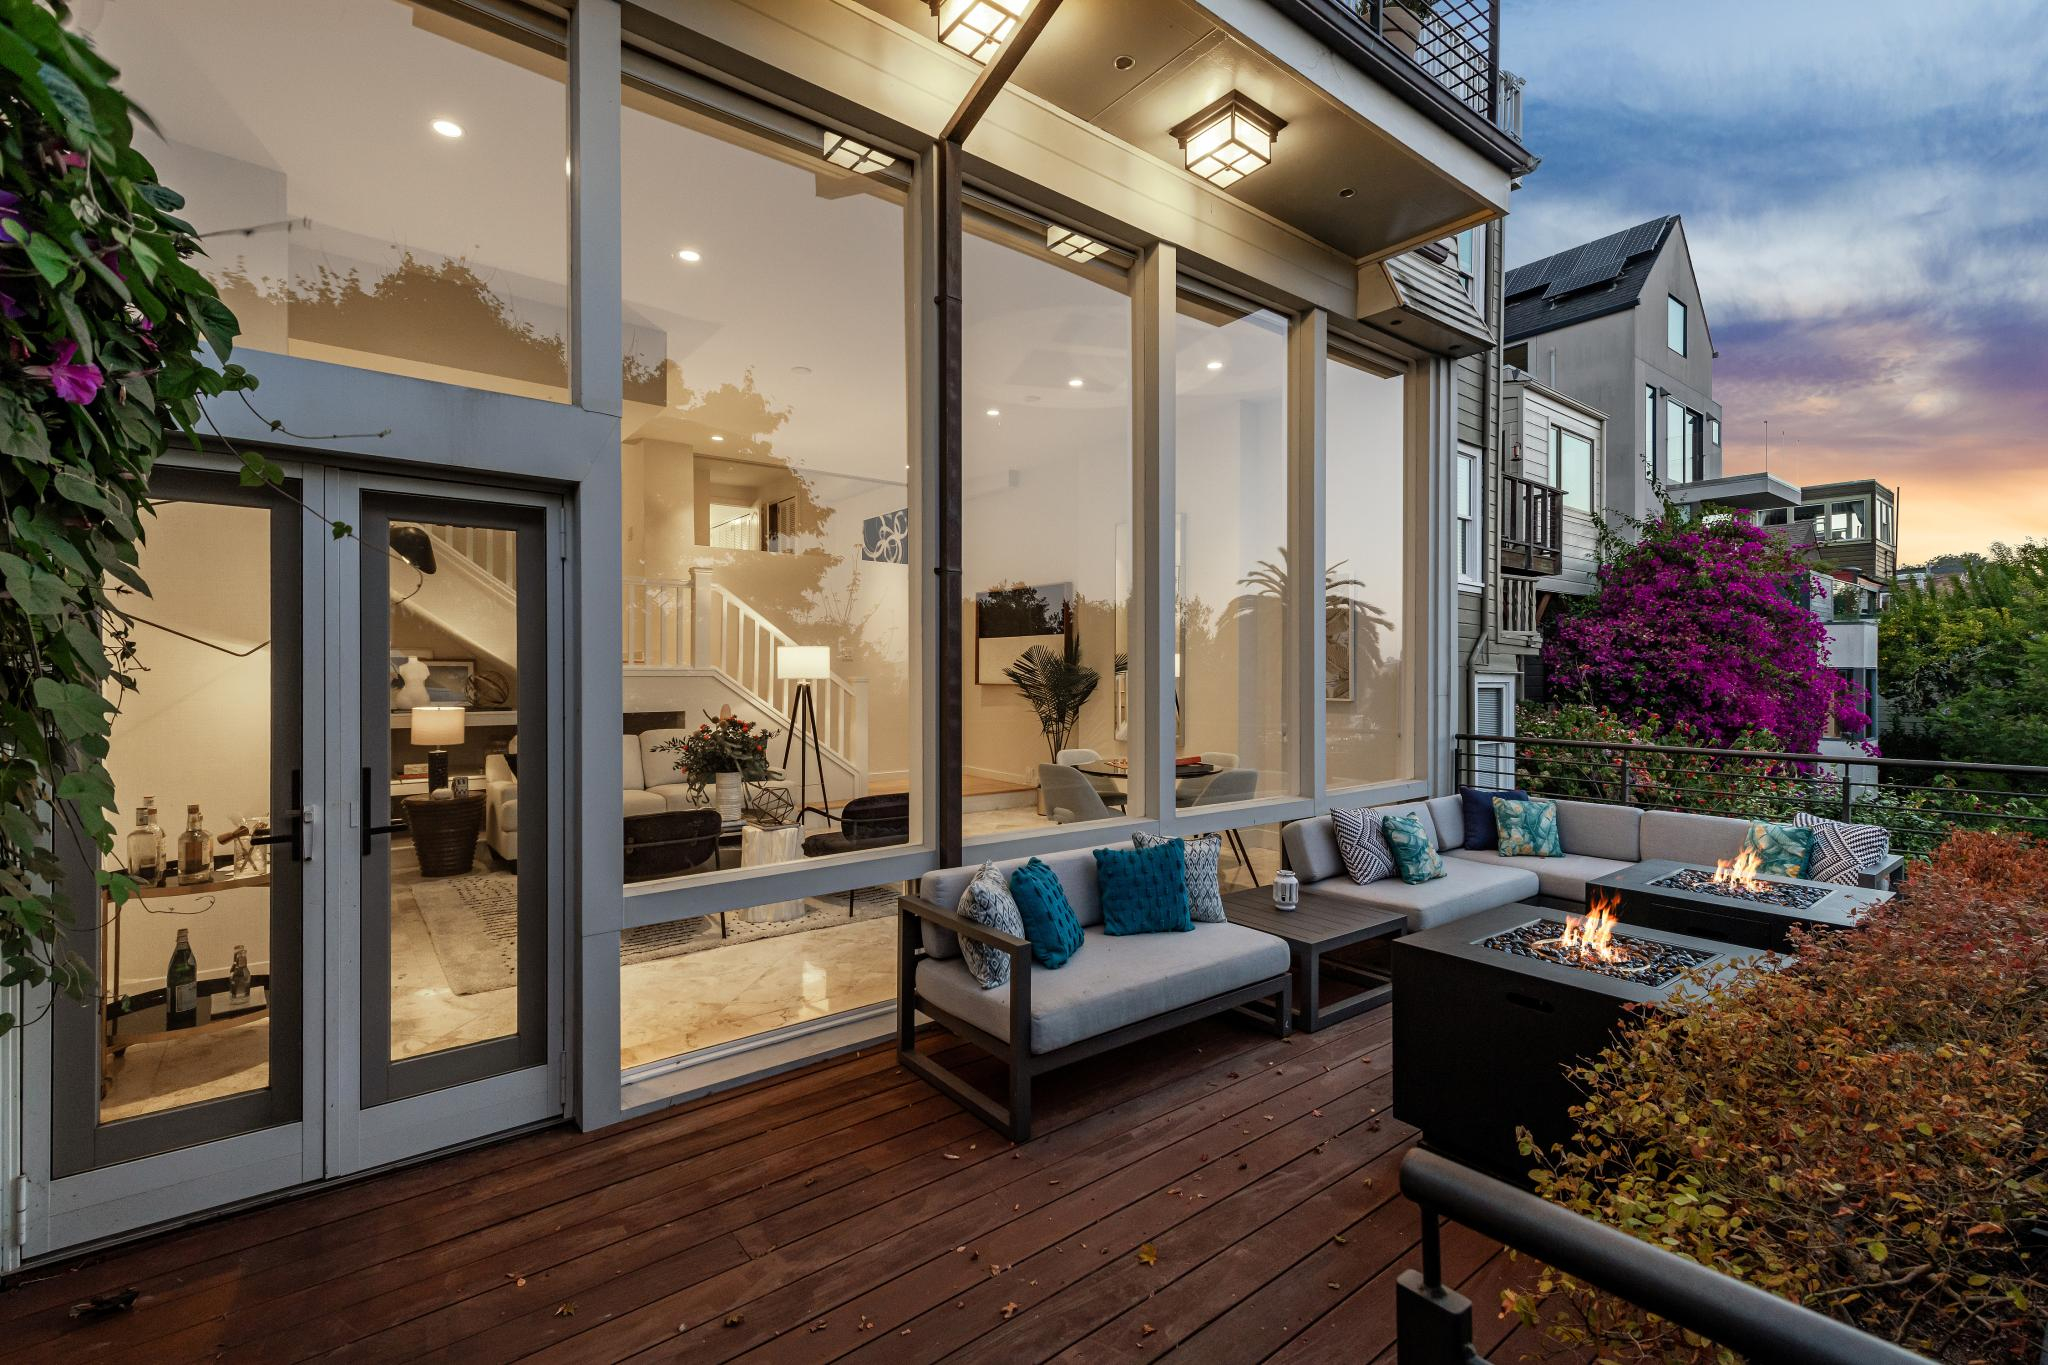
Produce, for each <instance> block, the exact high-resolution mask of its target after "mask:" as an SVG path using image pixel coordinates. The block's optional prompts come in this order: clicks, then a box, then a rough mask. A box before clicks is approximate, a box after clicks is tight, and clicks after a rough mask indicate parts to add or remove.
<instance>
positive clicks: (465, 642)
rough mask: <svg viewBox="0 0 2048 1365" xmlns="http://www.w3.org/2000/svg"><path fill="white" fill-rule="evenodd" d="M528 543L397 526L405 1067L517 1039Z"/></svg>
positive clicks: (396, 917)
mask: <svg viewBox="0 0 2048 1365" xmlns="http://www.w3.org/2000/svg"><path fill="white" fill-rule="evenodd" d="M520 534H522V533H521V532H517V531H511V530H500V529H497V528H491V527H479V526H451V525H430V524H426V523H405V522H394V523H393V524H392V527H391V553H392V559H391V606H390V612H391V634H390V640H391V729H390V734H389V742H390V745H391V767H390V773H391V783H390V792H389V797H390V803H391V806H390V810H389V812H388V813H386V814H385V815H384V817H383V818H384V819H387V820H390V821H393V822H397V823H401V824H403V825H405V826H406V828H405V829H404V830H403V831H401V832H400V833H398V834H397V835H395V836H394V837H393V838H392V839H391V840H390V841H389V843H388V844H387V845H385V847H386V848H387V849H388V852H385V853H384V854H383V855H382V856H384V857H387V858H389V859H390V882H389V885H390V887H391V983H390V990H391V1059H392V1060H393V1061H401V1060H403V1059H405V1058H407V1057H418V1056H421V1055H423V1054H425V1053H429V1052H439V1051H442V1050H444V1049H447V1048H452V1047H462V1046H464V1045H466V1044H469V1043H479V1042H483V1041H485V1040H487V1039H491V1038H502V1037H505V1036H508V1035H510V1034H513V1033H516V1032H517V1031H518V1026H519V1017H518V1015H519V989H518V986H519V877H518V875H517V872H516V870H515V869H516V866H517V859H518V856H519V845H518V839H519V784H518V773H517V770H516V769H517V762H518V749H517V739H518V731H517V728H516V725H515V722H516V719H517V715H518V706H519V677H520V665H521V660H520V657H519V631H518V624H519V576H518V563H519V555H518V552H517V543H518V537H519V535H520ZM526 534H531V533H530V532H529V533H526ZM368 738H369V736H365V739H366V740H367V739H368Z"/></svg>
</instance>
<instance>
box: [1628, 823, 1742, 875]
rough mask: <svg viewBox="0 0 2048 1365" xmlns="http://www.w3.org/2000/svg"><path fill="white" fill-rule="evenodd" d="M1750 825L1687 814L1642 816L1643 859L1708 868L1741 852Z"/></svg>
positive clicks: (1645, 860)
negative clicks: (1699, 864)
mask: <svg viewBox="0 0 2048 1365" xmlns="http://www.w3.org/2000/svg"><path fill="white" fill-rule="evenodd" d="M1748 836H1749V821H1747V820H1738V819H1735V818H1734V817H1733V816H1728V815H1694V814H1691V813H1689V812H1686V811H1675V810H1651V811H1644V812H1643V858H1642V860H1643V861H1644V862H1651V861H1653V860H1655V859H1658V858H1669V859H1671V860H1672V861H1674V862H1680V863H1703V864H1705V865H1707V866H1708V867H1711V866H1713V865H1714V864H1715V863H1717V862H1720V861H1721V860H1722V859H1724V858H1733V857H1734V856H1735V855H1736V854H1737V853H1740V852H1741V851H1742V841H1743V840H1744V839H1745V838H1747V837H1748Z"/></svg>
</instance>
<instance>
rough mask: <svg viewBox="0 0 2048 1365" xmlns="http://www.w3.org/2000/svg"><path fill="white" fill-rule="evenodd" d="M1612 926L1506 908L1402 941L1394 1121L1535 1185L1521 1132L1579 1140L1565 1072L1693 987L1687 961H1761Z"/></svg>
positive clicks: (1726, 968)
mask: <svg viewBox="0 0 2048 1365" xmlns="http://www.w3.org/2000/svg"><path fill="white" fill-rule="evenodd" d="M1604 927H1605V930H1606V933H1605V935H1604V937H1603V936H1602V935H1601V933H1600V929H1601V928H1602V926H1601V925H1599V924H1598V923H1596V922H1593V921H1591V920H1590V917H1582V916H1577V915H1571V914H1568V913H1566V912H1564V911H1561V910H1552V909H1546V908H1542V907H1538V906H1533V905H1509V906H1503V907H1502V908H1500V909H1498V910H1487V911H1482V912H1481V913H1479V914H1476V915H1468V916H1466V917H1465V918H1463V919H1460V920H1457V921H1455V922H1453V923H1450V924H1446V925H1442V926H1440V927H1438V928H1435V929H1425V930H1424V931H1422V932H1421V933H1419V934H1410V935H1408V936H1407V937H1405V938H1398V939H1395V940H1394V942H1393V944H1392V946H1391V948H1390V950H1389V965H1390V966H1391V968H1392V971H1393V976H1394V987H1395V989H1394V1057H1395V1066H1394V1116H1395V1117H1396V1118H1398V1119H1400V1120H1401V1121H1402V1122H1403V1123H1409V1124H1413V1125H1414V1126H1415V1127H1417V1128H1420V1129H1421V1130H1422V1135H1423V1140H1424V1141H1425V1142H1426V1143H1428V1145H1429V1146H1430V1147H1432V1148H1434V1149H1435V1150H1437V1151H1440V1152H1443V1153H1445V1154H1446V1155H1448V1156H1452V1157H1455V1158H1456V1159H1458V1160H1460V1161H1464V1162H1468V1163H1470V1164H1472V1165H1475V1166H1479V1167H1481V1168H1483V1169H1486V1170H1488V1171H1491V1172H1493V1173H1495V1174H1497V1175H1499V1176H1501V1177H1502V1178H1504V1179H1509V1180H1516V1181H1520V1182H1522V1183H1525V1184H1526V1183H1527V1181H1528V1175H1529V1170H1530V1168H1531V1167H1532V1165H1533V1164H1534V1163H1533V1162H1532V1161H1530V1160H1529V1159H1528V1158H1525V1157H1523V1156H1521V1155H1520V1153H1519V1152H1518V1151H1517V1150H1516V1144H1515V1126H1516V1125H1517V1124H1520V1125H1523V1126H1525V1127H1527V1128H1528V1129H1529V1130H1530V1133H1531V1134H1532V1135H1533V1136H1534V1138H1535V1140H1536V1141H1537V1143H1538V1144H1539V1145H1540V1146H1542V1147H1545V1148H1547V1147H1548V1146H1549V1145H1550V1144H1552V1143H1555V1142H1562V1141H1563V1140H1564V1139H1565V1138H1566V1137H1567V1136H1568V1135H1569V1134H1570V1132H1571V1119H1570V1112H1569V1111H1570V1109H1571V1106H1572V1105H1573V1104H1574V1103H1576V1102H1577V1100H1578V1099H1579V1091H1578V1087H1577V1086H1576V1085H1575V1084H1574V1083H1573V1082H1572V1081H1570V1080H1569V1079H1567V1078H1566V1076H1565V1071H1566V1069H1567V1068H1569V1067H1571V1066H1574V1065H1576V1064H1578V1063H1580V1062H1582V1061H1586V1060H1589V1059H1590V1058H1592V1057H1593V1056H1595V1055H1596V1054H1597V1053H1598V1052H1599V1051H1600V1049H1601V1048H1602V1047H1604V1046H1605V1045H1606V1044H1607V1041H1608V1040H1609V1039H1610V1038H1611V1037H1612V1036H1613V1034H1614V1030H1615V1028H1616V1026H1617V1025H1618V1024H1620V1023H1621V1021H1622V1019H1623V1018H1624V1016H1625V1014H1626V1012H1627V1010H1628V1009H1629V1008H1630V1007H1631V1006H1641V1005H1654V1004H1658V1003H1660V1002H1663V1001H1666V1000H1669V999H1672V998H1673V997H1674V996H1675V995H1677V993H1678V992H1680V991H1682V990H1684V989H1685V985H1684V983H1683V981H1681V980H1680V973H1681V972H1682V971H1683V970H1684V969H1685V967H1688V966H1693V967H1701V968H1704V969H1705V970H1707V971H1709V972H1711V973H1712V974H1713V977H1712V978H1711V979H1719V977H1720V976H1721V975H1723V974H1724V973H1727V972H1730V971H1733V970H1734V969H1735V968H1736V967H1738V966H1739V965H1741V964H1742V963H1744V962H1746V961H1749V960H1751V959H1754V958H1756V957H1759V956H1761V954H1759V953H1757V952H1755V951H1753V950H1751V949H1746V948H1740V947H1735V946H1732V945H1729V944H1725V943H1718V942H1713V941H1709V940H1705V939H1698V938H1690V937H1687V936H1685V935H1682V934H1674V933H1670V932H1668V931H1666V930H1663V929H1656V928H1649V927H1645V926H1643V925H1639V924H1635V923H1632V922H1627V921H1624V922H1623V923H1621V924H1619V925H1616V924H1615V923H1613V921H1612V920H1611V918H1610V919H1609V920H1608V922H1607V923H1606V925H1605V926H1604ZM1568 935H1569V936H1573V937H1574V939H1575V942H1576V944H1577V945H1578V946H1575V947H1574V948H1572V949H1571V950H1570V955H1567V950H1566V949H1564V948H1563V947H1562V946H1560V945H1561V944H1562V943H1563V941H1565V940H1566V939H1567V937H1568ZM1588 935H1591V938H1592V942H1591V943H1590V944H1587V942H1586V940H1587V937H1588ZM1635 967H1643V968H1645V970H1640V971H1637V970H1630V969H1631V968H1635Z"/></svg>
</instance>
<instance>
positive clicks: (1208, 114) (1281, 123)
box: [1173, 90, 1287, 190]
mask: <svg viewBox="0 0 2048 1365" xmlns="http://www.w3.org/2000/svg"><path fill="white" fill-rule="evenodd" d="M1286 126H1287V123H1286V120H1284V119H1282V118H1280V117H1279V116H1278V115H1276V114H1273V113H1270V112H1268V111H1267V110H1264V109H1261V108H1260V107H1259V106H1258V105H1256V104H1253V103H1252V102H1251V101H1250V100H1248V99H1246V98H1245V97H1244V96H1243V95H1240V94H1238V93H1237V92H1236V91H1235V90H1233V91H1231V92H1230V93H1229V94H1227V95H1225V96H1224V97H1223V98H1222V99H1220V100H1217V101H1216V102H1215V103H1214V104H1212V105H1210V106H1209V107H1208V108H1206V109H1204V110H1202V112H1201V113H1199V114H1196V115H1195V116H1194V117H1193V118H1190V119H1188V120H1187V121H1186V122H1184V123H1182V124H1181V125H1180V126H1179V127H1177V128H1175V129H1174V130H1173V136H1174V137H1175V138H1177V139H1178V140H1179V141H1180V147H1181V152H1182V154H1183V155H1184V156H1186V158H1187V167H1188V169H1189V170H1191V171H1193V172H1194V173H1195V174H1196V175H1199V176H1201V177H1202V179H1204V180H1206V181H1208V182H1209V183H1210V184H1212V185H1214V186H1215V187H1216V188H1217V189H1219V190H1220V189H1226V188H1228V187H1229V186H1231V185H1234V184H1236V183H1237V182H1238V181H1240V180H1242V179H1244V178H1245V177H1246V176H1248V175H1250V174H1251V173H1252V172H1253V171H1256V170H1258V169H1259V168H1260V167H1262V166H1264V165H1266V164H1267V163H1268V162H1270V161H1272V159H1273V143H1274V142H1275V141H1276V140H1277V139H1278V138H1279V136H1280V130H1281V129H1282V128H1284V127H1286Z"/></svg>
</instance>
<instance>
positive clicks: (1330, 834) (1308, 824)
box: [1280, 815, 1344, 886]
mask: <svg viewBox="0 0 2048 1365" xmlns="http://www.w3.org/2000/svg"><path fill="white" fill-rule="evenodd" d="M1280 850H1281V852H1282V853H1284V854H1285V855H1286V857H1287V866H1288V867H1290V868H1292V869H1293V870H1294V875H1295V876H1297V877H1299V878H1301V884H1302V885H1303V886H1307V885H1308V884H1309V883H1310V882H1319V881H1322V880H1323V879H1325V878H1326V877H1341V876H1343V875H1344V854H1343V853H1342V852H1341V851H1340V850H1339V849H1338V847H1337V829H1336V826H1334V825H1332V824H1331V823H1330V817H1329V816H1327V815H1318V816H1314V817H1313V818H1311V819H1307V820H1296V821H1295V822H1294V823H1293V824H1291V825H1288V826H1287V827H1286V828H1284V829H1282V830H1281V831H1280Z"/></svg>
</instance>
